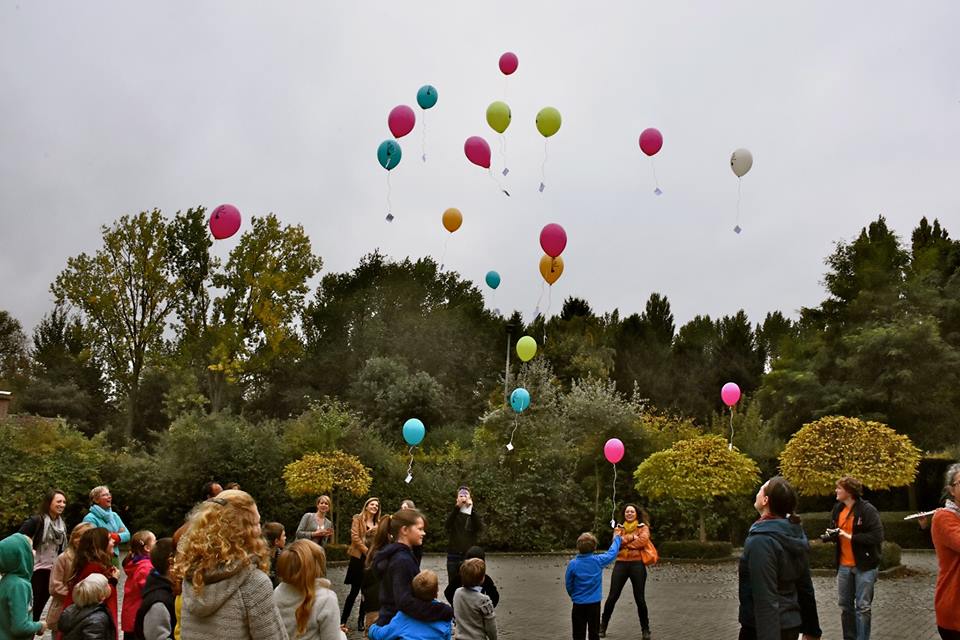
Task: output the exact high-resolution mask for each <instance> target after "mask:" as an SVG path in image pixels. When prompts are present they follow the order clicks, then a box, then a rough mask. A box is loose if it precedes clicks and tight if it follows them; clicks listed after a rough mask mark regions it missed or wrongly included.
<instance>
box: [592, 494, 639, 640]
mask: <svg viewBox="0 0 960 640" xmlns="http://www.w3.org/2000/svg"><path fill="white" fill-rule="evenodd" d="M620 526H621V527H623V544H621V545H620V553H618V554H617V563H616V564H615V565H613V576H612V577H611V578H610V593H609V594H607V601H606V603H605V604H604V605H603V616H602V617H601V618H600V637H601V638H603V637H604V636H606V635H607V624H608V623H609V622H610V616H612V615H613V608H614V607H615V606H617V600H618V599H619V598H620V592H621V591H623V587H624V585H626V584H627V580H630V584H632V585H633V599H634V600H635V601H636V603H637V614H638V615H639V616H640V628H641V630H642V632H643V636H642V637H643V640H649V639H650V618H649V617H648V616H647V601H646V600H645V599H644V588H645V587H646V584H647V567H646V565H645V564H643V558H642V557H641V554H640V550H641V549H643V548H644V547H645V546H646V545H647V542H649V541H650V516H649V515H648V514H647V512H646V510H645V509H641V508H639V507H637V505H635V504H628V505H626V506H624V508H623V524H622V525H620Z"/></svg>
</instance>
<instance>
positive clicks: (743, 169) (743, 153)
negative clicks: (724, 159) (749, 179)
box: [730, 149, 753, 178]
mask: <svg viewBox="0 0 960 640" xmlns="http://www.w3.org/2000/svg"><path fill="white" fill-rule="evenodd" d="M752 166H753V154H752V153H750V152H749V151H747V150H746V149H737V150H736V151H734V152H733V153H732V154H731V155H730V168H731V169H733V173H734V174H736V176H737V177H738V178H742V177H743V176H745V175H747V171H750V167H752Z"/></svg>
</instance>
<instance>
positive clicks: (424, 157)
mask: <svg viewBox="0 0 960 640" xmlns="http://www.w3.org/2000/svg"><path fill="white" fill-rule="evenodd" d="M423 161H424V162H426V161H427V154H423Z"/></svg>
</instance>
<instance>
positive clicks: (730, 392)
mask: <svg viewBox="0 0 960 640" xmlns="http://www.w3.org/2000/svg"><path fill="white" fill-rule="evenodd" d="M720 398H721V399H722V400H723V404H725V405H727V406H728V407H732V406H733V405H735V404H737V402H738V401H739V400H740V387H738V386H737V383H736V382H728V383H727V384H725V385H723V388H722V389H720Z"/></svg>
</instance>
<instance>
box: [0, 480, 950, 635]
mask: <svg viewBox="0 0 960 640" xmlns="http://www.w3.org/2000/svg"><path fill="white" fill-rule="evenodd" d="M203 493H204V496H205V499H204V500H203V501H202V502H200V503H199V504H197V505H196V506H195V507H194V509H193V510H192V511H191V512H190V514H189V515H188V517H187V518H186V521H185V523H184V524H183V526H181V527H180V528H179V529H178V530H177V531H176V532H174V533H173V534H172V536H170V537H164V538H159V539H158V538H157V536H156V535H155V534H154V533H152V532H150V531H137V532H136V533H134V534H132V535H131V533H130V531H129V530H128V529H127V527H126V525H125V524H124V523H123V521H122V519H121V518H120V516H119V515H118V514H117V513H116V512H114V511H113V508H112V496H111V494H110V490H109V488H108V487H105V486H99V487H95V488H94V489H93V490H91V491H90V496H89V497H90V508H89V511H88V512H87V514H86V515H85V517H84V518H83V521H82V522H80V523H79V524H77V525H76V526H75V527H74V528H73V530H72V531H70V532H69V533H68V531H67V527H66V526H65V523H64V521H63V512H64V508H65V507H66V504H67V497H66V495H65V494H64V493H63V492H62V491H58V490H52V491H50V492H49V493H48V494H47V495H46V496H45V498H44V500H43V502H42V504H41V508H40V510H39V512H38V513H37V514H36V515H34V516H31V517H30V518H28V519H27V520H26V521H25V522H24V523H23V525H22V527H21V528H20V531H19V532H18V533H15V534H13V535H11V536H9V537H7V538H5V539H3V540H2V541H0V575H2V579H0V640H6V639H8V638H9V639H11V640H13V639H26V638H30V637H32V636H34V635H43V634H44V633H45V632H47V630H48V629H49V630H51V631H53V632H54V634H55V638H56V639H57V640H117V639H118V638H120V637H123V638H135V639H144V640H172V639H176V640H223V639H224V638H230V639H250V640H261V639H262V640H268V639H269V640H273V639H290V640H293V639H301V638H302V639H304V640H345V638H346V632H347V631H348V624H349V621H350V618H351V614H352V611H353V608H354V606H355V604H356V601H357V599H358V598H359V600H360V602H359V606H358V607H357V608H358V617H357V629H358V631H365V633H366V635H367V636H368V637H369V638H372V639H373V640H395V639H407V640H446V639H449V638H451V637H455V638H458V639H462V640H474V639H475V640H496V638H497V621H496V607H497V605H498V603H499V600H500V594H499V592H498V590H497V588H496V585H495V583H494V581H493V578H491V576H489V575H488V574H487V568H486V562H485V554H484V551H483V549H482V548H481V547H479V546H478V544H477V543H478V542H479V540H480V537H481V535H482V533H483V521H482V519H481V518H480V515H479V513H478V511H477V510H475V509H474V504H473V498H472V495H471V492H470V489H469V488H468V487H465V486H462V487H459V488H458V490H457V494H456V501H455V503H454V505H453V506H452V507H451V510H450V512H449V513H448V515H447V518H446V523H445V524H446V533H447V541H448V547H447V557H446V567H447V587H446V589H445V590H444V592H443V595H444V598H445V600H446V602H443V601H441V600H440V599H439V596H440V584H439V583H440V580H439V577H438V576H437V574H436V573H434V572H433V571H429V570H421V569H420V563H421V558H422V549H423V541H424V538H425V536H426V533H427V519H426V517H425V516H424V515H423V514H422V513H421V512H420V511H418V510H417V509H416V505H415V504H414V503H413V502H412V501H410V500H405V501H403V503H402V504H401V505H400V509H399V510H398V511H396V512H394V513H392V514H382V513H381V511H382V510H381V503H380V500H379V499H378V498H376V497H370V498H368V499H367V500H366V501H365V502H364V505H363V508H362V509H361V510H360V512H359V513H357V514H356V515H354V516H353V519H352V523H351V529H350V531H351V533H350V546H349V549H348V556H349V565H348V568H347V572H346V580H345V582H346V583H347V584H348V585H349V587H350V591H349V594H348V595H347V597H346V599H345V601H344V603H343V608H342V609H341V608H340V606H339V604H338V600H337V596H336V593H335V592H334V591H333V589H332V588H331V583H330V581H329V580H328V579H327V577H326V574H327V559H326V553H325V551H324V547H325V546H327V545H328V544H329V543H330V541H331V540H332V539H333V534H334V526H333V522H332V521H331V519H330V517H329V516H330V513H331V507H332V504H331V500H330V497H329V496H326V495H323V496H320V497H319V498H318V499H317V502H316V511H310V512H307V513H305V514H304V515H303V517H302V518H301V520H300V523H299V524H298V526H297V530H296V534H295V536H294V539H293V541H292V542H291V543H290V544H287V536H286V532H285V530H284V527H283V525H281V524H279V523H262V522H261V518H260V512H259V510H258V508H257V504H256V502H255V501H254V499H253V497H251V496H250V495H249V494H247V493H246V492H244V491H242V490H240V488H239V486H236V487H235V488H224V487H221V486H220V485H219V484H217V483H208V484H207V485H205V486H204V489H203ZM945 493H946V495H947V496H948V499H947V500H946V505H945V507H944V508H942V509H938V510H937V511H936V512H935V514H934V515H933V517H932V520H929V521H927V520H921V526H930V527H931V530H932V536H933V541H934V545H935V548H936V552H937V559H938V563H939V574H938V578H937V585H936V594H935V602H934V606H935V610H936V620H937V627H938V630H939V632H940V635H941V637H942V638H943V639H944V640H958V639H960V607H958V606H957V605H958V600H960V595H958V594H960V506H958V505H960V464H954V465H952V466H951V467H950V468H949V469H948V471H947V477H946V487H945ZM836 497H837V503H836V505H835V506H834V509H833V511H832V513H831V524H830V527H829V528H828V529H827V531H826V532H825V534H824V536H822V539H823V540H824V542H832V543H835V544H836V566H837V595H838V602H839V606H840V620H841V627H842V630H843V639H844V640H869V638H870V630H871V603H872V600H873V592H874V585H875V583H876V579H877V572H878V568H879V564H880V556H881V544H882V542H883V525H882V523H881V519H880V516H879V513H878V512H877V509H876V508H875V507H874V506H873V505H871V504H870V503H869V502H868V501H867V500H865V499H863V486H862V484H861V483H860V482H859V481H858V480H856V479H855V478H852V477H845V478H841V479H840V480H839V481H838V482H837V486H836ZM754 507H755V508H756V510H757V512H758V514H759V518H758V520H757V521H756V522H755V523H754V524H753V525H752V526H751V527H750V530H749V532H748V534H747V537H746V540H745V542H744V546H743V552H742V555H741V557H740V563H739V570H738V575H739V599H740V609H739V621H740V629H741V630H740V636H739V637H740V640H755V639H756V640H785V639H787V638H789V639H791V640H797V638H802V640H815V639H819V638H820V637H821V629H820V622H819V616H818V612H817V603H816V598H815V594H814V586H813V581H812V579H811V573H810V565H809V560H808V553H809V549H810V545H809V541H808V540H807V537H806V535H805V534H804V531H803V529H802V528H801V526H800V519H799V517H798V516H797V515H796V513H795V512H796V508H797V495H796V492H795V491H794V490H793V488H792V487H791V486H790V484H789V483H788V482H787V481H786V480H785V479H784V478H782V477H779V476H777V477H774V478H771V479H770V480H768V481H767V482H765V483H764V484H763V486H761V487H760V490H759V491H758V492H757V495H756V498H755V501H754ZM622 515H623V518H622V522H621V523H619V524H616V523H614V524H616V527H615V529H614V537H613V542H612V544H611V546H610V548H609V549H608V550H607V551H606V552H604V553H599V554H598V553H596V549H597V538H596V536H595V535H594V534H593V533H591V532H584V533H582V534H581V535H580V536H579V537H578V538H577V540H576V546H577V555H576V556H575V557H574V558H573V559H572V560H570V562H569V564H568V565H567V569H566V576H565V584H566V589H567V592H568V594H569V596H570V599H571V601H572V612H571V625H572V636H573V638H574V640H585V639H586V638H587V637H589V638H590V640H597V639H598V638H602V637H605V636H606V635H607V628H608V625H609V623H610V619H611V617H612V615H613V612H614V609H615V607H616V604H617V601H618V599H619V597H620V594H621V592H622V590H623V587H624V586H626V583H627V582H628V581H629V582H630V583H631V585H632V588H633V595H634V601H635V603H636V607H637V615H638V619H639V620H638V622H639V630H640V635H641V637H642V638H643V639H644V640H649V639H650V638H651V637H652V632H651V625H650V616H649V613H648V610H647V605H646V600H645V586H646V579H647V567H648V565H650V564H653V563H655V562H656V560H657V554H656V549H655V547H654V546H653V544H652V540H651V534H650V518H649V515H648V513H647V512H646V510H644V509H643V508H641V507H639V506H638V505H635V504H627V505H625V506H624V507H623V511H622ZM121 544H127V546H128V550H127V552H126V554H125V555H124V556H123V558H122V560H121V558H120V549H119V547H120V545H121ZM610 563H615V564H614V567H613V571H612V574H611V584H610V590H609V593H608V595H607V599H606V602H605V603H604V604H603V607H602V609H601V601H602V594H603V572H604V567H606V566H607V565H609V564H610ZM121 572H122V575H123V576H124V577H125V579H124V580H123V599H122V606H118V605H119V603H120V600H119V594H118V585H119V584H120V582H121V580H120V578H121ZM48 601H49V605H50V606H49V608H48V609H47V615H46V617H45V618H44V619H41V618H42V613H43V611H44V610H45V608H47V604H48ZM121 634H122V635H121Z"/></svg>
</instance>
